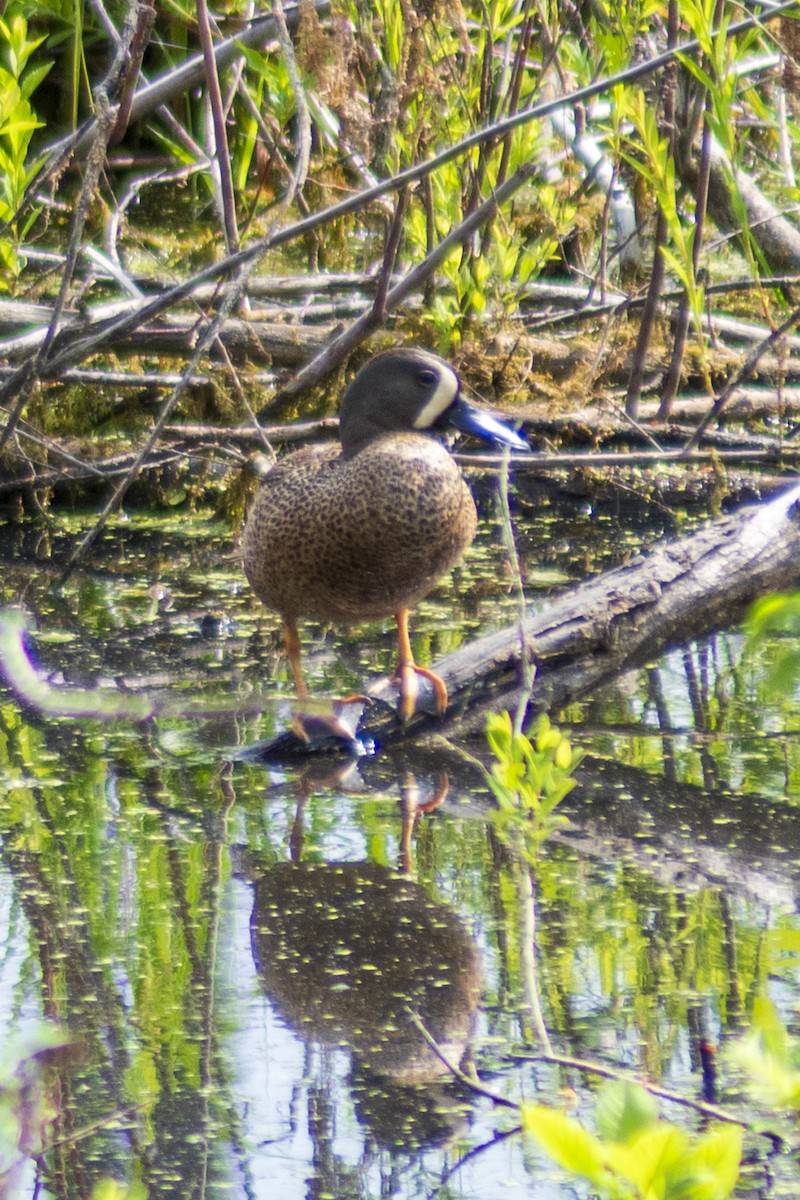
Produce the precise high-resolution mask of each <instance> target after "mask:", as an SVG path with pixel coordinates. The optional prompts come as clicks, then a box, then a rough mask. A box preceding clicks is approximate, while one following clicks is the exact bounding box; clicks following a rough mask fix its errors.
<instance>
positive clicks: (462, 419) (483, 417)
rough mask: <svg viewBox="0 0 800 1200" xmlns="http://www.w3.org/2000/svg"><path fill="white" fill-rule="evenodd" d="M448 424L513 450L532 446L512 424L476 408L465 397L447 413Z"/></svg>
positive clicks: (460, 398)
mask: <svg viewBox="0 0 800 1200" xmlns="http://www.w3.org/2000/svg"><path fill="white" fill-rule="evenodd" d="M445 417H446V419H447V422H448V424H450V425H452V426H453V427H454V428H455V429H458V430H460V432H461V433H471V434H472V435H473V436H474V437H479V438H483V440H484V441H485V442H492V443H493V444H495V445H501V446H510V447H511V449H512V450H530V446H529V445H528V443H527V442H526V441H525V438H524V437H521V436H520V435H519V434H518V433H517V431H516V430H515V429H512V428H511V426H510V425H506V424H505V422H504V421H498V419H497V417H493V416H492V415H491V413H488V412H484V410H483V409H481V408H475V406H474V405H473V404H470V403H469V402H468V401H467V400H465V399H464V398H463V397H459V398H458V400H456V402H455V404H454V405H453V406H452V407H451V408H448V410H447V412H446V413H445Z"/></svg>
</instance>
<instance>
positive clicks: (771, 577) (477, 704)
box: [365, 485, 800, 742]
mask: <svg viewBox="0 0 800 1200" xmlns="http://www.w3.org/2000/svg"><path fill="white" fill-rule="evenodd" d="M799 580H800V485H798V486H795V487H792V488H790V489H789V490H787V491H785V492H782V493H781V494H780V495H779V496H777V497H776V498H774V499H772V500H770V501H767V502H763V501H762V502H760V503H758V504H755V505H750V506H747V507H744V508H742V509H740V510H738V511H737V512H735V513H733V514H731V515H729V516H726V517H723V518H720V519H719V520H715V521H711V522H709V523H708V524H707V525H706V526H704V527H703V528H702V529H700V530H699V531H698V532H696V533H693V534H691V535H689V536H686V537H682V538H678V539H675V540H671V541H666V542H664V543H661V544H660V545H657V546H655V547H654V548H653V549H652V550H650V551H649V552H648V553H646V554H643V555H639V556H637V557H636V558H634V559H632V560H631V562H629V563H627V564H626V565H624V566H622V567H618V568H616V569H615V570H613V571H608V572H605V573H604V574H602V575H600V576H597V577H596V578H595V579H590V580H588V581H587V582H585V583H582V584H580V585H579V586H577V587H575V588H573V589H572V590H570V591H569V592H567V593H566V594H564V595H562V596H560V597H558V598H557V599H555V600H554V601H553V602H552V603H550V604H548V605H547V606H546V607H545V608H544V609H543V610H542V611H540V612H538V613H534V614H531V615H529V616H528V617H527V618H526V620H525V622H524V624H522V625H521V626H510V627H506V628H504V629H500V630H498V631H497V632H495V633H492V634H489V635H487V636H486V637H482V638H480V639H478V640H477V641H475V642H472V643H471V644H469V645H467V646H464V647H462V648H460V649H459V650H457V651H456V652H455V653H453V654H450V655H448V656H447V657H446V658H444V659H441V660H440V661H439V662H438V663H435V664H434V669H435V670H436V672H437V673H438V674H440V675H441V677H442V678H443V679H444V681H445V683H446V685H447V689H448V692H449V695H450V703H449V707H448V711H447V714H446V717H445V726H446V730H447V732H448V733H452V734H453V735H454V736H464V735H467V734H469V733H472V732H474V731H476V730H478V729H481V728H482V727H483V723H484V721H485V719H486V714H487V712H488V711H490V710H495V711H496V710H497V709H500V708H506V707H515V706H516V705H517V704H518V703H520V701H521V700H524V698H525V695H526V689H524V688H523V686H522V683H521V678H522V670H521V663H522V654H523V650H522V647H523V644H524V646H525V647H526V650H525V653H527V654H529V655H530V656H531V659H532V661H533V662H534V663H535V666H536V678H535V681H534V683H533V686H532V688H531V690H530V694H529V696H528V701H527V703H528V707H529V710H530V712H531V713H533V712H535V711H540V710H544V709H547V710H549V711H550V712H552V713H557V712H558V711H559V710H560V709H562V708H563V707H564V706H565V705H567V704H569V703H571V702H572V701H574V700H577V699H579V698H580V697H582V696H586V695H587V694H589V693H590V692H594V691H596V690H597V689H598V688H600V687H602V686H603V685H604V684H606V683H608V682H610V681H611V680H612V679H614V678H616V677H618V676H619V675H621V674H623V673H624V672H626V671H629V670H632V669H634V668H638V667H642V666H644V665H645V664H647V663H650V662H652V661H653V660H654V659H656V658H658V657H659V656H660V655H661V654H663V653H665V652H666V651H667V650H670V649H672V648H674V647H676V646H680V645H683V644H685V643H686V642H688V641H690V640H692V639H695V638H701V637H704V636H706V635H707V634H709V633H712V632H714V631H715V630H719V629H723V628H726V627H730V626H731V625H735V624H736V623H738V622H739V621H740V620H741V619H742V617H743V616H744V614H745V612H746V611H747V608H748V606H749V605H750V604H751V603H752V602H753V601H754V600H756V599H757V598H758V597H759V596H762V595H764V594H766V593H768V592H771V591H779V590H781V589H785V588H789V587H793V586H796V585H797V583H798V581H799ZM434 722H435V718H433V717H432V716H430V715H428V714H425V713H419V714H417V716H416V717H415V718H414V720H413V721H412V722H411V724H410V726H409V730H408V731H407V732H413V731H414V730H417V729H420V730H421V729H423V728H431V727H432V726H433V724H434ZM365 728H366V731H367V732H368V733H369V734H370V735H372V736H378V737H379V738H380V740H381V741H383V742H386V741H387V740H391V739H392V738H393V737H394V736H395V731H393V730H392V729H391V728H388V729H387V728H386V727H385V721H384V720H383V719H382V717H381V716H380V715H378V716H377V717H375V716H370V715H369V714H367V717H366V720H365Z"/></svg>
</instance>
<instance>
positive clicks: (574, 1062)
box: [407, 1009, 750, 1129]
mask: <svg viewBox="0 0 800 1200" xmlns="http://www.w3.org/2000/svg"><path fill="white" fill-rule="evenodd" d="M407 1012H408V1016H409V1019H410V1020H411V1021H412V1022H413V1024H414V1026H415V1027H416V1029H417V1030H418V1031H419V1033H420V1034H421V1035H422V1037H423V1038H424V1039H425V1041H426V1042H427V1044H428V1045H429V1046H430V1048H431V1050H432V1051H433V1052H434V1054H435V1055H436V1057H437V1058H438V1059H439V1060H440V1061H441V1062H442V1063H444V1065H445V1066H446V1067H447V1069H448V1071H449V1072H450V1074H451V1075H452V1076H453V1078H454V1079H457V1080H458V1082H459V1083H460V1084H462V1085H463V1086H464V1087H465V1088H469V1089H470V1091H473V1092H475V1093H476V1094H477V1095H479V1096H484V1097H485V1098H486V1099H487V1100H491V1102H492V1103H493V1104H498V1105H502V1106H503V1107H504V1108H514V1109H517V1111H519V1110H520V1108H521V1105H519V1104H517V1103H516V1101H514V1100H508V1099H506V1097H505V1096H500V1095H498V1093H497V1092H493V1091H491V1090H490V1089H489V1088H487V1087H484V1086H483V1084H481V1083H476V1081H475V1080H474V1079H471V1078H470V1077H469V1075H466V1074H465V1073H464V1072H463V1071H462V1070H461V1069H460V1068H459V1067H456V1066H454V1065H453V1063H451V1062H450V1060H449V1059H448V1057H447V1055H446V1054H444V1053H443V1052H442V1050H440V1049H439V1046H438V1045H437V1043H436V1042H435V1041H434V1039H433V1038H432V1037H431V1035H430V1034H429V1033H428V1031H427V1029H426V1028H425V1026H424V1025H423V1023H422V1021H421V1020H420V1017H419V1016H418V1014H417V1013H416V1012H413V1011H412V1010H411V1009H408V1010H407ZM509 1057H510V1058H511V1059H512V1060H513V1061H514V1062H517V1063H524V1062H546V1063H552V1064H553V1065H554V1066H557V1067H570V1068H572V1069H573V1070H575V1071H581V1072H582V1073H583V1074H584V1075H600V1076H601V1077H602V1078H603V1079H621V1080H622V1081H623V1082H625V1083H632V1084H634V1085H638V1086H639V1087H641V1088H644V1090H645V1091H646V1092H649V1093H650V1094H651V1095H652V1096H656V1097H657V1098H658V1099H659V1100H667V1101H669V1102H670V1103H671V1104H680V1105H682V1106H683V1107H684V1108H691V1109H693V1110H694V1111H695V1112H699V1113H702V1114H703V1116H706V1117H711V1118H712V1119H713V1120H715V1121H724V1122H726V1123H727V1124H729V1125H741V1126H742V1127H743V1128H745V1129H748V1128H749V1127H750V1125H749V1122H747V1121H745V1120H743V1119H742V1118H741V1117H736V1116H734V1114H733V1113H731V1112H728V1110H727V1109H725V1108H720V1107H719V1105H717V1104H708V1103H707V1102H706V1101H705V1100H693V1099H691V1097H689V1096H681V1095H680V1093H679V1092H672V1091H670V1090H669V1088H663V1087H659V1086H658V1084H656V1083H648V1082H647V1081H646V1080H644V1079H639V1078H637V1076H636V1075H634V1074H632V1073H631V1072H630V1071H621V1070H619V1069H618V1068H617V1067H609V1066H606V1065H605V1063H600V1062H594V1061H591V1060H589V1059H584V1058H573V1057H572V1056H571V1055H569V1054H549V1053H548V1054H512V1055H510V1056H509Z"/></svg>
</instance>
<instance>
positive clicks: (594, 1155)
mask: <svg viewBox="0 0 800 1200" xmlns="http://www.w3.org/2000/svg"><path fill="white" fill-rule="evenodd" d="M522 1128H523V1130H524V1131H525V1133H526V1134H528V1135H529V1136H530V1137H532V1138H535V1140H536V1141H537V1142H538V1143H539V1145H540V1146H541V1147H542V1149H543V1150H546V1151H547V1153H548V1154H549V1155H550V1157H551V1158H552V1159H554V1160H555V1162H557V1163H558V1165H559V1166H560V1167H563V1168H564V1170H565V1171H570V1172H571V1173H572V1174H573V1175H580V1176H582V1177H583V1178H584V1179H588V1180H589V1182H590V1183H592V1184H594V1185H595V1187H606V1186H608V1184H609V1182H610V1176H609V1172H608V1168H607V1167H606V1162H605V1153H604V1150H603V1146H602V1143H601V1142H600V1141H599V1139H598V1138H596V1137H594V1136H593V1134H591V1133H589V1132H588V1131H587V1130H585V1129H584V1128H583V1126H582V1125H580V1124H579V1123H578V1122H577V1121H575V1120H573V1119H572V1118H571V1117H567V1116H565V1115H564V1113H562V1112H558V1111H557V1110H556V1109H554V1108H547V1107H546V1106H545V1105H543V1104H523V1106H522Z"/></svg>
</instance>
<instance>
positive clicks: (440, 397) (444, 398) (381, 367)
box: [339, 349, 528, 458]
mask: <svg viewBox="0 0 800 1200" xmlns="http://www.w3.org/2000/svg"><path fill="white" fill-rule="evenodd" d="M447 425H452V426H453V427H454V428H455V429H458V430H461V432H462V433H471V434H474V435H475V436H476V437H480V438H482V439H483V440H484V441H488V442H494V443H503V444H507V445H509V446H511V447H512V448H513V449H515V450H527V449H528V444H527V442H526V441H525V440H524V439H523V438H521V437H520V436H519V434H518V433H516V432H515V431H514V430H513V429H511V428H510V426H508V425H505V424H503V422H502V421H498V420H497V418H496V417H493V416H492V415H491V414H490V413H487V412H483V411H482V410H481V409H479V408H475V407H474V406H473V405H472V404H469V403H468V402H467V401H466V400H465V399H464V397H463V396H462V394H461V381H460V379H459V378H458V374H457V373H456V371H454V370H453V368H452V367H451V366H449V364H448V363H446V362H445V361H444V359H442V358H439V357H437V355H435V354H431V353H430V352H429V351H427V350H418V349H402V350H387V351H386V352H385V353H384V354H379V355H377V356H376V357H375V358H373V359H372V360H371V361H370V362H368V363H367V365H366V366H365V367H363V368H362V369H361V370H360V371H359V373H358V375H356V377H355V379H354V380H353V381H352V383H351V384H350V386H349V387H348V389H347V391H346V392H345V394H344V396H343V397H342V404H341V410H340V418H339V436H340V439H341V443H342V451H343V453H344V456H345V458H350V457H351V456H352V455H354V454H356V453H358V451H359V450H361V449H362V447H363V446H365V445H367V443H368V442H371V441H374V439H375V438H377V437H382V436H383V435H384V434H387V433H411V432H416V433H429V432H432V431H435V430H438V429H443V428H445V427H446V426H447Z"/></svg>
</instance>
